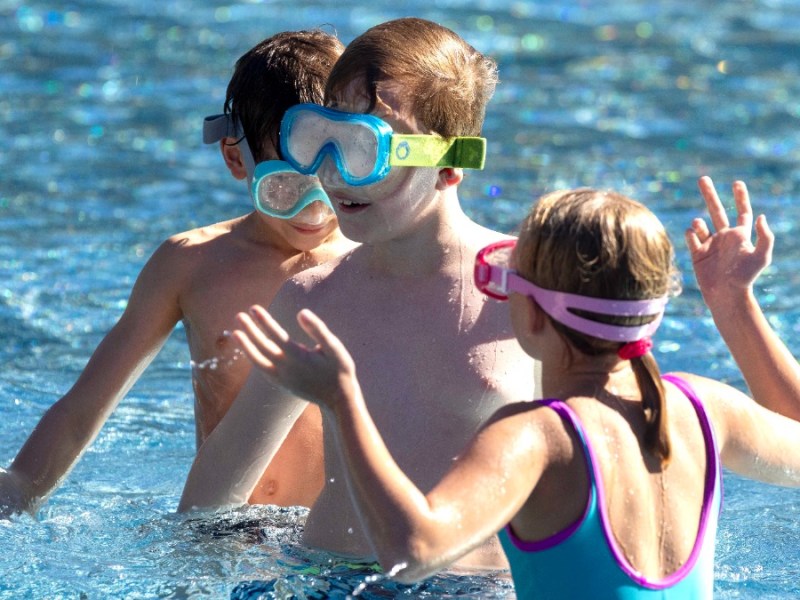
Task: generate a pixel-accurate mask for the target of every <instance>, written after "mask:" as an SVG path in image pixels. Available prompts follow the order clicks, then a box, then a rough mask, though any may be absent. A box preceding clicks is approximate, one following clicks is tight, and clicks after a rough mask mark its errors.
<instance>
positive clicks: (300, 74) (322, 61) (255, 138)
mask: <svg viewBox="0 0 800 600" xmlns="http://www.w3.org/2000/svg"><path fill="white" fill-rule="evenodd" d="M343 50H344V46H343V45H342V43H341V42H340V41H339V40H338V39H337V38H336V37H335V36H333V35H330V34H328V33H325V32H324V31H320V30H313V31H287V32H283V33H278V34H276V35H274V36H272V37H269V38H267V39H265V40H263V41H261V42H259V43H258V44H256V45H255V46H254V47H253V48H251V49H250V50H248V51H247V52H246V53H245V54H244V55H242V56H241V57H240V58H239V60H237V61H236V67H235V69H234V72H233V76H232V77H231V80H230V83H228V90H227V93H226V96H225V112H226V113H229V114H230V115H231V116H232V117H233V118H234V120H236V121H238V122H239V123H241V125H242V129H243V130H244V135H245V137H246V138H247V141H248V143H249V145H250V151H251V152H252V153H253V158H254V159H255V161H256V162H259V161H261V160H263V159H264V158H265V157H264V148H265V145H266V144H267V142H271V143H272V144H273V145H274V146H275V148H276V150H278V153H279V154H280V149H279V147H278V139H279V138H278V134H279V131H280V123H281V119H282V118H283V113H284V112H286V109H288V108H290V107H292V106H294V105H295V104H300V103H302V102H314V103H316V104H322V101H323V95H324V91H325V81H326V80H327V79H328V74H329V73H330V70H331V68H332V67H333V64H334V63H335V62H336V60H337V59H338V58H339V55H340V54H341V53H342V51H343Z"/></svg>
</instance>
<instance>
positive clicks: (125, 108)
mask: <svg viewBox="0 0 800 600" xmlns="http://www.w3.org/2000/svg"><path fill="white" fill-rule="evenodd" d="M410 14H413V15H418V16H423V17H427V18H429V19H433V20H436V21H439V22H441V23H443V24H445V25H448V26H450V27H452V28H453V29H455V30H456V31H457V32H459V33H460V34H461V35H462V36H464V37H465V38H466V39H468V40H469V41H471V42H472V43H473V44H474V45H475V46H476V47H478V48H479V49H480V50H482V51H484V52H486V53H487V54H490V55H492V56H493V57H495V58H496V59H497V61H498V63H499V65H500V75H501V83H500V85H499V87H498V91H497V94H496V96H495V98H494V99H493V101H492V103H491V105H490V107H489V113H488V117H487V121H486V127H485V133H486V136H487V137H488V139H489V160H488V167H487V169H486V170H485V171H483V172H474V173H472V172H471V173H469V175H468V177H467V180H466V182H465V184H464V185H463V186H462V192H461V197H462V200H463V204H464V206H465V207H466V209H467V210H468V211H469V212H470V214H472V215H473V216H474V217H475V218H476V219H477V220H478V221H480V222H482V223H484V224H486V225H489V226H492V227H495V228H498V229H504V230H511V229H512V228H513V227H514V225H515V224H516V222H517V221H518V220H519V219H520V218H521V216H522V215H523V214H524V212H525V211H526V209H527V206H528V205H529V203H530V202H531V201H532V200H533V199H534V198H535V197H536V196H537V195H539V194H540V193H542V192H544V191H546V190H550V189H553V188H556V187H564V186H570V187H571V186H577V185H592V186H599V187H613V188H616V189H619V190H621V191H623V192H626V193H628V194H630V195H633V196H634V197H637V198H639V199H641V200H643V201H645V202H646V203H648V204H649V205H650V206H651V207H652V208H653V209H654V210H655V211H656V212H657V213H658V214H659V216H660V217H661V218H662V219H663V220H664V221H665V223H666V224H667V226H668V228H669V230H670V232H671V233H672V234H673V237H674V239H675V242H676V245H677V247H678V249H679V258H680V262H681V265H682V267H683V268H684V271H685V272H686V276H685V278H684V285H685V291H684V294H683V295H682V296H681V297H680V298H678V299H677V300H676V301H674V302H673V303H672V304H671V305H670V309H669V315H668V317H667V319H666V321H665V324H664V326H662V328H661V331H660V333H659V335H658V338H657V348H658V351H659V354H658V357H659V360H660V361H661V364H662V366H663V367H664V368H665V369H667V368H668V369H672V370H677V369H689V370H695V371H701V372H704V373H708V374H712V375H715V376H717V377H719V378H722V379H724V380H726V381H729V382H731V383H732V384H733V385H736V386H738V387H742V388H743V387H744V386H743V383H742V379H741V376H740V375H739V373H738V372H737V371H736V369H735V366H734V365H733V363H732V361H731V360H730V358H729V356H728V353H727V351H726V349H725V347H724V345H723V344H722V343H721V341H720V339H719V336H718V335H717V333H716V332H715V330H714V328H713V325H712V323H711V321H710V319H709V317H708V313H707V312H706V311H705V309H704V307H703V305H702V302H701V300H700V297H699V294H698V292H697V290H696V288H695V286H694V281H693V278H692V275H691V271H690V269H689V268H688V264H687V254H686V251H685V248H684V246H683V241H682V232H683V230H684V228H685V227H686V226H687V225H688V224H689V222H690V220H691V218H692V217H694V216H695V215H697V214H700V213H701V212H702V203H701V202H700V200H699V198H698V194H697V193H696V189H695V180H696V178H697V177H698V176H699V175H701V174H710V175H712V176H713V177H714V178H715V180H716V181H717V182H718V184H719V187H720V188H723V189H725V190H727V188H728V184H729V183H730V181H732V180H733V179H734V178H744V179H746V180H747V181H748V183H749V185H750V188H751V192H752V194H753V199H754V203H755V204H756V207H757V209H758V210H763V211H764V212H766V213H767V214H768V216H769V218H770V222H771V223H772V226H773V228H774V229H775V230H776V232H777V234H778V244H777V249H776V256H775V263H774V265H773V266H772V267H771V268H770V270H769V272H768V273H767V275H766V276H765V277H763V278H762V280H761V282H760V284H759V290H758V291H759V297H760V298H761V300H762V301H763V303H764V305H765V307H766V310H767V311H768V313H769V317H770V319H771V321H772V323H773V325H774V326H775V328H776V329H777V330H778V331H779V332H780V333H781V335H782V336H783V337H784V339H786V340H787V342H788V343H789V345H790V347H791V348H792V350H793V352H794V353H795V354H796V355H800V334H799V333H798V324H800V319H799V318H798V310H800V307H799V306H798V303H797V302H796V300H795V299H796V298H797V297H798V293H799V292H800V275H798V274H799V273H800V268H798V267H800V241H799V240H800V238H798V236H797V228H798V225H800V209H798V208H797V207H796V206H795V205H794V202H793V200H794V199H795V198H797V197H800V190H798V187H799V186H800V171H799V170H798V168H797V165H798V164H800V161H799V160H798V159H800V127H798V125H800V62H798V61H799V57H800V43H799V42H798V39H799V38H798V35H797V31H798V30H800V1H798V0H760V1H756V0H752V1H751V0H747V1H745V0H728V1H726V2H713V1H711V0H703V1H696V2H683V1H682V0H664V1H658V2H653V1H652V0H650V1H647V2H645V1H642V0H625V1H622V0H608V1H604V2H600V1H596V2H593V1H590V0H584V1H579V0H568V1H562V2H558V3H554V2H549V1H548V0H537V1H535V2H512V1H509V0H475V1H472V2H467V1H464V0H409V1H407V2H404V3H399V2H384V1H379V0H375V1H373V2H369V3H362V2H355V1H352V0H338V1H337V2H336V3H331V2H326V1H323V0H317V1H312V0H305V1H298V0H292V1H291V2H288V1H286V2H277V1H274V2H257V1H250V2H247V3H241V4H230V3H222V2H219V1H205V0H138V1H137V2H133V1H124V0H106V1H101V0H75V1H73V2H70V3H60V2H55V1H50V2H47V1H35V2H24V3H23V2H21V1H19V0H0V139H2V140H3V144H2V150H0V216H1V217H2V218H0V268H1V269H2V270H1V271H0V275H1V276H2V277H1V278H0V331H2V340H3V342H4V343H3V344H0V353H1V354H0V360H1V361H2V365H3V368H2V369H1V370H0V415H1V416H2V418H1V419H0V464H3V465H5V464H8V462H10V460H11V459H12V458H13V456H14V454H15V452H16V451H17V450H18V449H19V447H20V445H21V444H22V443H23V441H24V440H25V438H26V437H27V434H28V433H29V431H30V430H31V429H32V427H33V426H34V425H35V424H36V422H37V421H38V419H39V417H40V416H41V414H42V412H43V411H44V410H45V409H46V408H47V407H48V406H50V405H51V404H52V403H53V402H54V401H55V400H56V399H57V398H58V397H59V396H60V395H61V394H62V393H63V392H65V391H66V390H67V389H68V387H69V386H70V385H71V384H72V382H73V381H74V380H75V378H76V377H77V376H78V374H79V373H80V370H81V369H82V367H83V365H84V364H85V362H86V360H87V358H88V356H89V354H90V353H91V351H92V350H93V349H94V347H95V346H96V345H97V343H98V342H99V341H100V339H101V338H102V336H103V334H104V332H106V331H107V330H108V329H109V327H110V326H111V325H112V324H113V323H114V322H115V320H116V319H117V317H118V316H119V315H120V313H121V310H122V309H123V307H124V305H125V302H126V299H127V296H128V293H129V291H130V287H131V285H132V283H133V281H134V279H135V277H136V275H137V273H138V272H139V270H140V269H141V267H142V265H143V264H144V262H145V260H146V259H147V257H148V256H149V255H150V254H151V253H152V252H153V251H154V250H155V248H156V247H157V245H158V244H159V243H160V242H161V241H162V240H163V239H164V238H166V237H167V236H168V235H170V234H171V233H175V232H178V231H183V230H186V229H189V228H191V227H194V226H197V225H200V224H206V223H210V222H215V221H219V220H223V219H228V218H231V217H233V216H237V215H239V214H241V213H243V212H245V211H247V210H248V209H249V206H248V203H247V197H246V195H245V194H244V190H243V189H242V188H241V187H239V186H238V185H236V182H234V181H233V180H232V179H230V177H229V175H228V173H227V171H226V170H225V168H224V166H223V165H222V163H221V160H220V157H219V156H218V154H217V152H216V151H215V149H213V148H209V147H204V146H202V144H201V143H200V125H201V121H202V118H203V116H205V115H207V114H212V113H215V112H219V111H220V109H221V107H222V102H223V99H224V91H225V86H226V84H227V80H228V77H229V76H230V73H231V69H232V65H233V62H234V60H235V59H236V58H237V57H238V56H239V55H240V54H242V53H243V52H244V51H245V50H247V49H248V48H249V47H251V46H252V45H253V44H255V43H256V42H257V41H259V40H260V39H262V38H263V37H266V36H268V35H271V34H272V33H275V32H277V31H280V30H284V29H295V28H307V27H312V26H318V25H326V26H327V27H329V28H330V29H333V30H335V31H337V32H338V34H339V36H340V37H341V38H342V39H343V41H345V42H347V41H349V40H351V39H352V38H353V37H354V36H355V35H357V34H358V33H360V32H361V31H363V30H364V29H366V28H367V27H369V26H371V25H373V24H375V23H377V22H380V21H383V20H386V19H389V18H394V17H398V16H405V15H410ZM189 375H190V366H189V357H188V352H187V350H186V349H185V342H184V337H183V331H181V330H180V328H179V329H178V330H176V331H175V333H174V335H173V336H172V337H171V338H170V340H169V341H168V343H167V345H166V347H165V349H164V350H163V351H162V352H161V354H160V355H159V356H158V358H157V359H156V360H155V362H154V363H153V364H152V365H151V367H150V368H149V369H148V370H147V372H146V373H145V375H144V376H143V377H142V378H141V380H140V381H139V382H138V384H137V385H136V386H135V387H134V389H133V390H132V391H131V392H130V394H129V396H128V397H127V398H126V399H125V400H124V401H123V403H122V404H121V405H120V407H119V409H118V410H117V411H116V412H115V414H114V415H113V416H112V417H111V419H110V420H109V422H108V424H107V425H106V427H105V428H104V429H103V431H102V433H101V434H100V436H99V437H98V439H97V441H96V442H95V443H94V445H93V446H92V447H91V448H90V449H89V450H88V451H87V453H86V454H85V456H84V457H83V459H82V460H81V461H80V463H79V464H78V465H77V467H76V468H75V470H74V471H73V472H72V474H71V475H70V476H69V478H68V479H67V480H66V481H65V482H64V483H63V485H62V486H61V487H60V488H59V489H58V490H57V491H56V493H55V494H54V495H53V496H52V497H51V499H50V500H49V502H48V503H47V504H46V505H44V507H43V508H42V510H41V511H40V513H39V514H38V516H37V518H36V519H35V520H34V519H31V518H29V517H20V518H18V519H15V520H14V521H12V522H10V523H9V522H0V549H1V551H0V596H2V597H9V598H12V597H13V598H18V597H36V598H44V597H47V598H102V597H126V598H154V597H163V598H188V597H212V598H219V597H223V598H224V597H228V596H229V595H230V594H231V592H232V591H234V590H238V592H237V593H239V592H242V590H243V589H245V590H246V589H250V591H251V592H253V593H252V595H256V592H255V590H257V589H258V586H259V584H244V586H243V582H251V581H264V580H270V579H273V578H276V577H277V578H279V579H280V580H281V582H282V585H284V586H289V587H290V588H291V586H295V587H294V588H292V589H312V588H324V587H325V586H328V588H329V591H328V592H326V593H327V594H329V595H334V591H333V590H334V589H336V590H345V592H352V591H354V590H355V589H356V588H357V587H358V586H359V585H360V584H363V583H366V582H368V581H369V580H367V579H365V576H364V575H345V576H344V577H342V576H340V571H339V570H338V568H337V567H336V566H335V565H333V564H328V563H327V562H326V561H327V559H328V557H326V556H324V555H317V554H314V553H311V552H309V551H307V550H304V549H303V548H302V547H301V546H300V545H299V539H300V538H299V535H300V531H301V529H302V524H303V520H304V516H305V513H304V512H303V511H298V510H294V511H291V510H284V511H280V510H276V509H274V508H265V507H261V508H250V509H241V510H237V511H232V512H228V513H224V514H220V515H217V516H216V517H214V518H209V519H205V520H199V519H197V518H187V517H184V516H178V515H176V514H175V513H174V510H175V507H176V505H177V502H178V497H179V494H180V492H181V489H182V483H183V480H184V477H185V475H186V472H187V470H188V468H189V465H190V463H191V459H192V456H193V453H194V429H193V426H192V418H193V416H192V397H191V387H190V381H189ZM725 485H726V489H725V506H724V510H723V514H722V519H721V531H720V536H719V542H718V547H717V572H716V584H715V586H716V590H717V597H719V598H787V597H792V596H794V597H800V577H798V563H800V551H798V547H800V545H799V544H798V542H800V492H798V491H796V490H784V489H780V488H771V487H767V486H763V485H759V484H754V483H750V482H745V481H742V480H740V479H738V478H736V477H733V476H730V475H726V478H725ZM255 523H260V525H257V524H255ZM320 564H321V565H322V571H321V572H320V574H314V573H313V570H312V572H310V571H308V569H307V567H308V566H309V565H312V566H313V565H320ZM248 586H249V588H248ZM373 595H374V597H378V596H381V597H392V596H400V597H430V598H434V597H448V596H455V595H460V596H462V597H473V598H492V597H496V598H512V597H513V592H512V591H511V587H510V585H509V584H508V581H507V580H503V579H496V578H490V577H473V578H459V577H457V576H448V575H443V576H440V577H437V578H434V579H433V580H432V581H430V582H428V583H426V584H424V585H423V586H419V587H416V588H402V587H400V588H392V587H391V586H389V585H388V584H385V583H381V582H377V583H370V584H369V585H368V586H367V587H366V590H365V591H364V592H363V594H362V596H363V597H371V596H373ZM265 597H266V593H265Z"/></svg>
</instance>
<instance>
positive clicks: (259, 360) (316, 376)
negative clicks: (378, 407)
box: [233, 306, 358, 409]
mask: <svg viewBox="0 0 800 600" xmlns="http://www.w3.org/2000/svg"><path fill="white" fill-rule="evenodd" d="M237 319H238V320H239V323H240V325H241V329H237V330H236V331H234V332H233V337H234V338H235V339H236V341H237V342H238V343H239V345H240V346H241V347H242V349H243V350H244V352H245V354H247V356H248V357H249V358H250V360H251V361H252V363H253V364H254V365H255V366H256V367H258V368H259V369H261V371H262V372H263V373H265V374H266V375H267V376H268V377H269V378H270V379H271V380H272V381H274V382H275V383H277V384H278V385H280V386H282V387H284V388H286V389H287V390H289V391H290V392H291V393H293V394H295V395H297V396H299V397H301V398H304V399H306V400H309V401H311V402H314V403H315V404H319V405H321V406H323V407H328V408H331V409H332V408H334V406H335V405H336V404H337V403H338V402H340V401H342V398H343V397H344V396H346V395H347V394H351V393H352V392H353V390H354V389H355V388H356V387H357V385H358V383H357V381H356V375H355V364H354V363H353V359H352V357H351V356H350V353H349V352H348V351H347V349H346V348H345V347H344V345H343V344H342V342H341V341H340V340H339V338H337V337H336V336H335V335H333V334H332V333H331V332H330V330H329V329H328V327H327V326H326V325H325V323H323V322H322V320H321V319H320V318H319V317H317V316H316V315H315V314H314V313H312V312H311V311H310V310H301V311H300V312H299V313H297V322H298V323H299V324H300V327H302V328H303V331H305V332H306V333H307V334H308V335H309V337H310V338H311V339H312V340H314V342H315V343H316V346H314V347H313V348H309V347H307V346H305V345H303V344H299V343H297V342H294V341H292V340H291V339H290V338H289V334H287V333H286V331H285V330H284V329H283V328H282V327H281V326H280V325H279V324H278V322H277V321H275V319H273V318H272V316H271V315H270V314H269V313H268V312H267V311H266V310H264V308H262V307H260V306H254V307H252V308H251V309H250V312H249V313H239V315H238V316H237Z"/></svg>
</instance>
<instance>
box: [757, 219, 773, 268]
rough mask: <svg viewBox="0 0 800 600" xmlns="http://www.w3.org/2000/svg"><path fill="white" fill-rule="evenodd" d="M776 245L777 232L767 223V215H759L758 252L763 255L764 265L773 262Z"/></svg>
mask: <svg viewBox="0 0 800 600" xmlns="http://www.w3.org/2000/svg"><path fill="white" fill-rule="evenodd" d="M774 246H775V234H774V233H772V230H771V229H770V228H769V225H768V224H767V217H766V216H764V215H759V216H758V218H757V219H756V254H758V255H759V256H760V257H761V260H762V263H763V265H764V266H767V265H769V264H770V263H771V262H772V248H773V247H774Z"/></svg>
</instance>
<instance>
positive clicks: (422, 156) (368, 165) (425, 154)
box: [280, 104, 486, 186]
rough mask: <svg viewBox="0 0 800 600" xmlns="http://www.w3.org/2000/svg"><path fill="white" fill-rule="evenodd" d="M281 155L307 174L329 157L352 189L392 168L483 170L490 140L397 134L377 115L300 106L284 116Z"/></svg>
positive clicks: (376, 178)
mask: <svg viewBox="0 0 800 600" xmlns="http://www.w3.org/2000/svg"><path fill="white" fill-rule="evenodd" d="M280 144H281V153H282V155H283V156H284V158H285V159H286V161H287V162H288V163H289V164H291V165H292V166H293V167H294V168H295V169H297V170H298V171H299V172H300V173H303V174H311V173H316V172H317V170H318V169H319V167H320V165H321V164H322V161H323V160H324V159H325V156H327V155H330V157H331V158H332V160H333V161H334V163H335V165H336V168H337V169H338V170H339V173H340V174H341V176H342V179H343V180H344V181H345V183H347V184H348V185H356V186H358V185H369V184H371V183H375V182H376V181H380V180H381V179H383V178H384V177H386V175H387V174H388V173H389V170H390V168H391V167H461V168H468V169H482V168H483V164H484V161H485V158H486V140H485V139H484V138H480V137H454V138H443V137H441V136H438V135H421V134H397V133H394V132H393V131H392V127H391V125H389V124H388V123H386V122H385V121H383V120H382V119H379V118H378V117H376V116H375V115H369V114H360V113H348V112H342V111H338V110H334V109H331V108H326V107H324V106H319V105H317V104H297V105H295V106H293V107H291V108H290V109H289V110H287V111H286V113H285V114H284V116H283V120H282V121H281V133H280Z"/></svg>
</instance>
